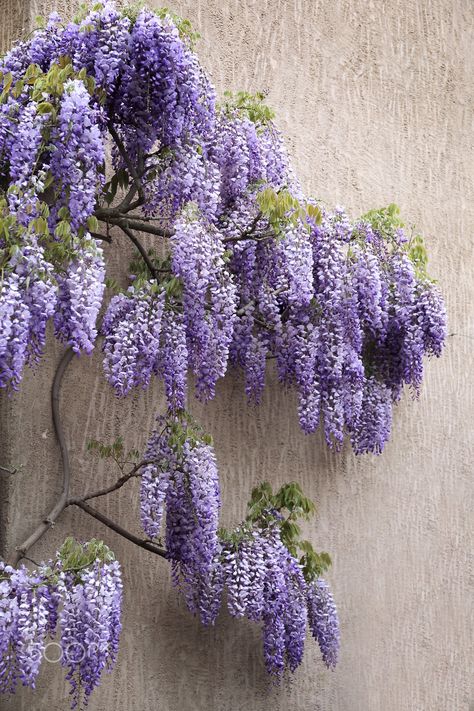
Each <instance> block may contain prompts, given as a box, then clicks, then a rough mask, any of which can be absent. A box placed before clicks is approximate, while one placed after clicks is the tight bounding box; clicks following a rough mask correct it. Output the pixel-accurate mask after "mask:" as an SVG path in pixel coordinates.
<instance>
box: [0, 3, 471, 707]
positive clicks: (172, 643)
mask: <svg viewBox="0 0 474 711" xmlns="http://www.w3.org/2000/svg"><path fill="white" fill-rule="evenodd" d="M169 4H170V5H171V7H172V8H173V9H174V10H176V11H178V12H180V13H181V14H184V15H186V16H189V17H190V18H191V19H192V20H193V22H194V24H195V26H196V27H197V29H199V31H200V32H201V34H202V36H203V40H202V41H201V42H200V45H199V50H198V51H199V54H200V56H201V57H202V59H203V61H204V64H205V65H206V67H207V68H208V69H209V70H210V71H211V73H212V76H213V78H214V81H215V83H216V85H217V88H218V90H219V91H223V90H224V88H226V87H230V88H233V89H237V88H244V89H249V90H257V89H260V88H266V89H268V91H269V101H270V103H271V104H272V105H273V106H274V107H275V109H276V111H277V117H278V123H279V125H280V126H281V128H282V129H283V131H284V133H285V135H286V136H287V139H288V145H289V148H290V151H291V153H292V155H293V158H294V163H295V165H296V167H297V169H298V171H299V174H300V175H301V176H302V179H303V183H304V185H305V187H306V188H307V190H308V192H310V193H312V194H314V195H316V196H318V197H321V198H323V199H325V200H327V201H328V202H329V203H330V204H335V203H341V204H343V205H345V206H346V207H347V208H348V210H349V211H350V213H351V214H353V215H356V214H358V213H360V212H362V211H365V210H367V209H369V208H370V207H373V206H380V205H383V204H387V203H388V202H390V201H392V200H393V201H395V202H397V203H398V204H399V205H400V206H401V208H402V211H403V214H404V215H405V216H406V218H407V221H409V222H415V223H416V225H417V226H418V228H419V229H420V230H421V231H422V232H423V233H424V234H425V236H426V237H427V243H428V248H429V252H430V255H431V270H432V273H433V274H435V275H437V276H438V277H439V281H440V284H441V287H442V289H443V291H444V293H445V294H446V297H447V301H448V309H449V320H450V325H449V331H450V334H451V335H450V337H449V339H448V347H447V350H446V353H445V355H444V356H443V358H442V359H441V360H439V361H435V362H432V363H430V364H429V365H428V366H427V372H426V379H425V384H424V387H423V394H422V397H421V399H420V400H419V401H418V402H411V401H410V399H409V397H408V396H407V397H406V398H405V399H404V401H403V402H402V404H401V405H400V406H399V407H398V408H397V411H396V415H395V422H394V428H393V435H392V439H391V442H390V444H389V445H388V447H387V449H386V451H385V453H384V454H383V456H381V457H372V456H366V457H361V458H356V457H354V456H353V455H352V454H351V452H350V451H349V450H348V449H347V450H345V451H344V452H342V453H340V454H334V453H331V452H328V451H327V449H326V448H325V446H324V445H323V443H322V441H321V438H320V437H319V436H313V437H305V436H303V435H302V434H301V432H300V431H299V428H298V425H297V421H296V415H295V403H294V401H293V399H292V398H291V397H290V396H288V395H287V394H285V393H283V392H282V390H281V389H280V388H279V387H277V386H276V383H274V382H273V383H272V385H271V386H270V387H269V388H267V390H266V393H265V397H264V402H263V405H262V406H261V407H260V408H259V409H257V410H256V409H253V408H248V407H247V406H246V404H245V399H244V396H243V393H242V384H241V382H240V381H239V379H238V378H236V377H229V378H228V379H227V381H226V383H225V384H224V385H221V387H219V389H218V390H219V392H218V397H217V399H216V401H215V402H214V403H212V404H211V405H209V406H207V407H206V408H202V407H201V406H200V405H199V404H197V403H193V407H192V409H193V411H194V413H195V414H196V415H197V416H198V417H199V418H200V419H201V420H203V422H204V423H205V424H206V425H207V427H208V428H209V430H210V431H211V432H212V434H213V435H214V438H215V442H216V448H217V454H218V459H219V463H220V468H221V474H222V489H223V498H224V505H223V516H224V520H225V522H227V523H231V522H237V521H238V520H240V518H241V517H242V515H243V513H244V507H245V502H246V499H247V496H248V493H249V490H250V488H251V486H252V484H253V483H254V482H255V481H256V480H259V479H263V478H268V479H270V480H271V481H272V482H274V483H275V484H280V483H282V482H284V481H286V480H289V479H298V481H300V482H301V484H302V485H303V487H304V489H305V490H306V491H307V492H308V493H309V494H310V495H311V496H312V497H313V498H314V499H315V500H317V502H318V504H319V515H318V518H317V520H315V522H314V523H312V524H311V526H310V527H309V531H308V533H309V535H310V536H311V538H312V540H313V541H314V542H315V543H316V545H317V546H319V547H320V548H322V549H326V550H329V551H330V552H331V553H332V555H333V559H334V567H333V570H332V572H331V573H330V576H329V577H330V581H331V584H332V586H333V589H334V592H335V596H336V599H337V601H338V605H339V611H340V617H341V622H342V655H341V662H340V665H339V667H338V669H337V671H335V672H334V673H329V672H327V671H325V670H324V668H323V665H322V663H321V661H320V657H319V653H318V651H317V649H316V648H315V645H314V644H313V643H312V642H310V641H308V645H307V652H306V655H305V661H304V664H303V666H302V668H301V669H300V670H299V671H298V673H297V674H296V676H295V678H294V680H293V682H292V683H291V684H290V685H288V686H284V687H283V688H282V689H281V690H280V691H276V690H272V689H270V690H268V688H267V686H266V678H265V673H264V670H263V663H262V652H261V644H260V639H259V633H258V630H257V629H255V628H254V626H252V625H250V624H245V623H242V622H237V621H235V620H232V619H230V618H229V617H228V616H227V615H226V614H221V616H220V618H219V620H218V623H217V625H216V627H215V628H214V629H210V630H207V629H203V628H202V627H201V626H200V624H199V623H198V622H197V621H195V620H194V619H192V618H191V616H190V615H189V614H188V613H187V611H186V610H185V609H184V607H183V605H182V604H180V603H179V601H178V598H177V596H176V594H175V592H174V591H173V590H172V589H171V588H170V583H169V574H168V567H167V564H166V563H165V562H164V561H162V560H160V559H156V558H155V557H154V556H152V555H151V554H147V553H145V552H143V551H140V550H138V549H137V548H135V547H134V546H132V545H131V544H129V543H127V542H125V541H123V540H121V539H119V538H118V537H116V536H115V535H114V534H111V533H109V532H106V531H105V530H104V529H103V528H102V527H101V526H100V525H99V524H97V525H96V524H95V522H91V520H88V519H86V518H85V514H83V513H81V512H77V511H75V512H72V511H68V512H67V513H66V514H65V515H64V516H63V517H62V519H61V520H60V522H59V523H58V524H57V526H56V527H55V529H54V530H53V531H51V532H50V533H49V535H48V536H47V537H45V538H44V539H43V540H42V541H41V542H40V544H38V545H37V546H36V547H35V549H34V550H33V551H32V553H31V555H32V556H33V558H36V559H40V558H41V557H42V556H48V555H49V554H50V553H51V551H52V550H54V548H55V547H56V546H57V545H58V544H59V543H60V542H61V540H62V539H63V538H64V536H65V535H66V534H69V533H71V532H74V533H75V534H76V535H77V536H79V537H83V538H86V537H90V536H92V535H96V536H104V537H105V538H106V540H107V541H108V542H109V543H110V545H111V546H112V547H113V549H114V550H115V551H116V553H117V555H118V557H119V559H120V560H121V562H122V564H123V570H124V576H125V590H126V597H125V614H124V630H123V637H122V643H121V651H120V657H119V662H118V665H117V667H116V669H115V671H114V672H113V673H112V675H111V676H109V677H107V678H105V679H104V682H103V684H102V686H101V688H100V689H99V690H98V691H97V692H95V695H94V696H93V698H92V701H91V704H90V709H91V711H103V710H105V709H114V711H125V709H127V710H128V709H134V710H137V711H148V709H157V710H159V711H195V710H196V711H205V710H207V709H210V710H211V711H241V710H244V709H245V710H247V709H248V710H251V711H264V710H265V711H267V710H268V709H272V710H274V711H278V710H283V709H285V711H286V710H288V711H293V710H297V711H317V710H318V709H321V710H322V711H461V710H464V709H466V711H467V709H469V707H470V704H472V703H474V691H473V690H472V688H470V684H471V678H472V670H473V667H474V649H473V630H472V616H473V611H474V610H473V567H472V557H471V555H472V547H473V546H472V544H473V527H472V511H473V503H474V502H473V486H472V460H473V453H474V451H473V450H474V441H473V440H474V438H473V434H472V423H473V420H474V387H473V380H472V373H473V366H474V362H473V360H474V359H473V346H474V315H473V311H474V309H473V304H474V279H473V276H474V258H473V236H472V233H473V223H474V219H473V218H474V189H473V164H474V155H473V148H472V146H473V141H472V129H473V123H474V122H473V117H474V114H473V98H474V97H473V87H472V76H473V73H474V54H473V52H472V46H473V40H474V32H473V25H474V22H473V4H472V2H471V1H470V0H417V1H416V2H412V1H410V0H392V1H391V2H390V1H386V0H273V2H272V1H271V0H195V1H193V0H182V1H178V0H172V1H171V2H170V3H169ZM53 6H54V7H61V8H62V9H65V10H66V11H70V10H71V6H72V3H71V2H67V1H65V2H62V3H54V2H26V1H24V2H23V1H19V0H16V1H15V0H9V1H7V2H6V1H5V0H0V28H1V31H0V38H1V41H2V43H3V45H4V47H6V46H7V45H8V43H9V41H10V40H11V39H12V38H14V37H15V36H16V35H17V34H18V31H19V29H21V28H22V27H26V26H27V25H28V24H29V22H30V19H29V18H31V17H34V16H35V15H36V14H38V13H39V12H40V11H44V10H45V9H50V8H52V7H53ZM59 354H60V349H59V347H58V346H57V345H53V344H51V346H50V348H49V350H48V356H47V358H46V359H45V361H44V362H43V364H42V365H41V367H40V368H39V369H38V371H37V372H36V373H35V374H33V373H29V374H27V376H26V378H25V382H24V383H23V387H22V390H21V392H20V393H19V394H18V395H15V396H14V397H13V398H11V399H10V400H8V399H6V398H4V399H3V403H2V407H1V408H0V417H1V424H2V432H1V437H2V445H3V448H2V455H1V460H0V464H2V465H4V464H13V465H19V464H21V465H23V467H22V468H21V470H20V472H19V473H17V474H16V475H15V476H14V477H12V478H10V479H8V478H7V477H6V476H4V475H2V477H1V480H0V482H1V484H0V485H1V486H2V487H3V488H2V490H1V492H2V499H3V502H2V503H3V510H2V527H1V528H2V535H3V543H4V546H5V547H7V548H10V550H11V547H12V546H13V545H14V544H15V543H16V542H18V541H19V540H20V539H21V538H22V537H23V536H24V535H25V534H26V533H27V532H29V531H30V529H31V528H32V527H33V526H35V525H36V523H37V521H38V520H39V518H40V517H41V516H42V515H44V513H45V512H46V511H47V510H48V509H49V507H50V505H51V504H52V502H53V499H54V495H55V492H57V491H58V488H59V452H58V449H57V446H56V444H55V440H54V435H53V432H52V424H51V419H50V411H49V387H50V383H51V379H52V376H53V372H54V368H55V364H56V363H57V360H58V357H59ZM269 380H270V381H272V380H273V379H272V378H271V377H270V379H269ZM162 402H163V401H162V395H161V391H160V389H159V387H156V386H155V387H153V388H152V389H151V390H150V391H149V392H147V393H144V394H140V395H137V396H134V397H131V398H129V399H128V400H127V401H126V402H119V401H117V400H116V399H115V398H114V396H113V394H112V392H111V390H110V389H109V388H108V387H107V386H106V385H105V383H104V381H103V378H102V375H101V370H100V359H99V358H98V357H93V358H92V359H88V358H81V359H80V360H79V361H77V362H75V363H74V364H73V365H72V367H71V368H70V370H69V372H68V374H67V376H66V379H65V386H64V390H63V396H62V413H63V417H64V422H65V428H66V432H67V437H68V441H69V443H70V446H71V451H72V458H73V472H74V485H73V490H74V492H77V493H80V492H81V491H82V490H83V489H84V488H85V486H86V485H87V487H88V488H89V487H90V485H91V484H92V483H94V484H96V485H97V484H99V483H102V482H103V481H104V480H105V478H106V477H107V476H109V477H110V478H112V476H113V473H112V471H111V470H110V469H107V468H104V466H103V464H102V463H100V464H98V463H95V462H93V461H91V459H90V457H89V455H88V454H87V453H86V452H85V442H86V440H87V439H89V438H91V437H99V438H103V439H108V438H110V439H111V438H113V437H115V436H117V435H119V434H123V435H125V437H126V442H127V444H129V445H130V446H137V445H138V446H141V445H142V444H143V443H144V441H145V439H146V434H147V432H148V431H149V429H150V426H151V424H152V420H153V416H154V412H155V410H156V409H157V408H159V407H160V403H162ZM127 491H128V492H129V493H128V495H127V494H126V493H125V491H122V493H121V495H118V496H116V498H114V499H111V500H110V501H108V502H105V501H104V502H103V503H102V507H103V510H104V511H106V512H109V513H110V514H113V515H114V516H115V517H116V518H118V517H119V516H120V515H122V516H123V517H124V518H125V519H126V520H127V521H128V522H130V526H132V525H135V524H134V523H133V522H136V520H137V514H136V511H137V505H138V502H137V491H136V490H134V489H133V487H132V488H130V489H128V490H127ZM127 496H128V498H127ZM132 511H133V513H132ZM65 688H66V687H65V684H64V681H63V676H62V673H61V672H60V671H59V669H58V668H57V667H54V666H53V665H47V664H46V665H45V666H44V668H43V671H42V673H41V677H40V680H39V683H38V689H37V691H36V692H35V693H32V692H30V691H25V692H23V693H20V694H18V695H17V696H16V697H14V698H13V699H11V700H6V699H0V708H2V709H3V708H4V709H10V710H13V709H15V711H23V710H26V709H35V710H36V709H38V710H39V711H42V710H43V709H45V710H46V709H48V710H51V711H53V710H56V709H65V708H67V702H66V700H65V698H64V694H65ZM471 709H472V706H471Z"/></svg>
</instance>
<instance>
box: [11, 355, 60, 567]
mask: <svg viewBox="0 0 474 711" xmlns="http://www.w3.org/2000/svg"><path fill="white" fill-rule="evenodd" d="M73 357H74V351H73V350H72V348H68V349H67V350H66V351H65V352H64V354H63V356H62V358H61V360H60V361H59V365H58V367H57V370H56V373H55V376H54V380H53V386H52V389H51V409H52V414H53V424H54V430H55V432H56V437H57V439H58V443H59V449H60V451H61V459H62V464H63V484H62V490H61V495H60V497H59V498H58V500H57V501H56V504H55V505H54V506H53V508H52V509H51V511H50V512H49V514H48V515H47V516H46V518H45V519H44V520H43V521H42V522H41V523H40V524H39V526H38V527H37V528H36V529H35V531H33V533H32V534H31V535H30V536H29V537H28V538H27V539H26V540H25V541H24V542H23V543H21V545H19V546H18V547H17V548H16V550H15V553H14V554H13V555H12V558H11V565H14V566H15V565H17V564H18V562H19V561H20V560H21V559H22V558H23V557H24V555H25V554H26V553H27V552H28V550H29V549H30V548H31V547H32V546H33V545H34V544H35V543H36V542H37V541H39V539H40V538H41V537H42V536H43V535H44V534H45V533H46V531H48V530H49V529H50V528H51V527H52V526H54V524H55V523H56V519H57V518H58V516H59V515H60V514H61V513H62V512H63V511H64V509H65V508H66V505H67V500H68V497H69V484H70V481H71V469H70V465H69V453H68V449H67V446H66V440H65V439H64V432H63V430H62V427H61V420H60V414H59V393H60V389H61V383H62V380H63V377H64V373H65V372H66V369H67V367H68V365H69V363H70V362H71V360H72V359H73Z"/></svg>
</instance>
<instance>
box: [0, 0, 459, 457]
mask: <svg viewBox="0 0 474 711" xmlns="http://www.w3.org/2000/svg"><path fill="white" fill-rule="evenodd" d="M193 39H194V35H193V34H192V32H191V30H190V27H189V24H188V23H186V22H185V21H182V20H180V19H179V18H176V17H174V16H172V15H171V14H170V13H169V12H167V11H156V12H154V11H151V10H146V9H142V10H131V9H126V10H124V11H120V10H118V9H117V8H116V7H115V5H114V3H113V2H102V3H97V5H95V6H94V8H93V10H92V11H91V12H89V13H87V12H84V13H83V14H82V15H81V16H79V17H78V18H76V20H75V21H74V22H71V23H69V24H66V25H62V24H61V23H60V22H59V20H58V17H57V16H56V15H53V16H52V17H51V18H50V21H49V23H48V24H47V25H46V26H45V27H44V28H43V29H39V30H38V31H37V32H35V33H34V34H33V36H32V37H31V39H29V40H28V41H26V42H24V43H23V44H19V45H17V46H15V47H14V48H13V50H12V51H11V52H10V53H9V54H7V55H6V56H5V57H4V58H3V60H1V63H0V72H1V74H0V81H1V83H0V86H1V88H2V93H1V102H0V176H1V181H0V189H1V190H2V191H3V193H4V196H3V197H2V202H1V205H0V218H1V219H0V222H1V224H0V261H1V267H2V271H3V278H2V287H1V288H2V291H1V307H2V312H1V318H2V323H3V322H5V326H4V327H3V328H2V332H1V334H0V337H1V341H0V344H1V350H0V363H1V369H0V384H1V385H2V386H3V387H9V386H12V387H16V386H17V385H18V382H19V380H20V378H21V374H22V370H23V367H24V365H25V363H26V362H27V361H28V353H29V352H31V351H34V353H35V357H36V358H37V357H38V356H39V355H40V353H41V350H42V348H43V345H44V323H45V322H46V321H47V319H48V318H50V317H51V316H52V317H53V320H54V324H55V332H56V335H57V336H58V337H59V338H61V339H62V340H64V341H66V342H68V343H69V344H71V345H72V346H73V348H74V349H75V350H76V351H77V352H80V351H84V352H86V353H89V352H90V351H91V350H92V349H93V347H94V344H95V340H96V334H97V329H96V324H95V322H96V318H97V315H98V311H99V307H100V305H101V302H102V298H103V291H104V280H105V272H104V266H103V261H102V260H103V257H102V253H101V250H100V249H99V248H98V247H94V246H93V238H92V237H91V233H94V235H97V228H98V220H100V221H103V222H105V223H107V224H108V225H109V227H115V228H118V229H121V230H122V231H123V232H124V234H125V235H127V236H130V231H132V233H133V230H140V229H143V230H145V231H146V232H148V233H151V234H152V235H153V236H154V239H155V242H156V248H155V250H154V252H150V253H149V255H148V257H147V258H146V259H145V260H142V265H141V267H138V269H137V270H136V271H135V274H134V277H135V281H134V283H133V286H132V288H131V289H130V290H129V291H128V292H125V293H120V294H118V295H116V296H115V297H113V298H112V300H111V302H110V305H109V307H108V311H107V313H106V316H105V319H104V323H103V327H102V330H103V333H104V335H105V344H104V351H105V359H104V366H105V372H106V377H107V378H108V380H109V381H110V382H111V384H112V385H113V387H114V388H115V390H116V392H117V394H118V395H121V396H123V395H126V394H127V393H129V392H130V390H131V389H132V388H134V387H136V386H139V387H146V386H147V385H148V383H149V382H150V378H151V376H152V374H153V373H155V374H157V375H158V376H160V377H161V378H163V380H164V383H165V386H166V391H167V395H168V399H169V404H170V407H171V408H174V409H175V410H177V409H181V408H182V407H184V406H185V404H186V395H187V371H188V369H191V370H192V371H194V373H195V375H196V394H197V396H198V397H200V398H201V399H204V400H205V399H209V398H212V397H213V396H214V394H215V386H216V382H217V380H218V379H219V378H222V377H223V376H224V375H225V373H226V372H227V370H228V367H229V365H230V364H233V365H235V366H238V367H241V368H242V369H243V370H244V372H245V382H246V385H245V387H246V391H247V394H248V396H249V399H250V400H252V401H254V402H259V400H260V397H261V393H262V390H263V387H264V383H265V372H266V368H267V361H268V360H269V359H270V360H272V361H274V362H275V364H276V367H277V370H278V374H279V377H280V380H281V381H282V382H283V383H285V384H287V385H290V386H292V387H294V388H295V389H296V390H297V393H298V399H299V405H298V414H299V420H300V424H301V427H302V428H303V430H304V431H305V432H308V433H309V432H314V431H315V430H316V429H317V428H318V427H319V425H320V424H322V426H323V428H324V433H325V437H326V441H327V443H328V444H329V446H334V447H336V448H338V447H340V446H341V444H342V442H343V440H344V437H345V436H347V437H348V438H349V439H350V440H351V442H352V446H353V448H354V451H355V452H357V453H362V452H380V451H382V449H383V447H384V444H385V442H386V441H387V439H388V437H389V433H390V425H391V417H392V405H393V403H394V402H396V401H397V400H398V399H399V397H400V394H401V391H402V388H403V385H405V384H406V385H408V386H410V388H411V389H412V391H413V392H414V393H415V394H416V393H418V391H419V388H420V385H421V381H422V377H423V360H424V357H425V356H430V355H439V354H440V353H441V351H442V347H443V343H444V338H445V335H446V326H445V318H446V317H445V309H444V305H443V300H442V297H441V294H440V292H439V290H438V288H437V286H436V285H435V284H434V283H433V282H432V281H431V280H430V279H429V278H428V275H427V272H426V253H425V251H424V247H423V243H422V240H421V238H420V237H418V236H416V237H410V236H409V235H408V234H407V233H406V232H405V231H404V229H403V226H402V224H401V222H400V220H399V218H398V215H397V212H396V210H395V209H394V206H390V207H389V208H387V209H383V210H379V211H372V212H371V213H368V214H367V215H365V216H364V217H363V218H361V219H359V220H357V221H356V222H351V221H350V220H349V219H348V217H347V216H346V215H345V213H344V212H343V211H342V210H341V209H336V210H335V211H330V210H328V209H327V208H325V207H323V206H322V205H321V204H317V203H316V202H315V201H313V200H311V199H308V198H306V197H305V195H304V194H303V191H302V189H301V187H300V185H299V183H298V181H297V179H296V177H295V175H294V174H293V172H292V170H291V167H290V165H289V161H288V157H287V155H286V152H285V149H284V147H283V143H282V139H281V136H280V135H279V133H278V131H277V129H276V128H275V125H274V124H273V121H272V119H273V114H272V112H271V111H270V110H269V109H268V108H267V107H266V106H265V104H264V102H263V98H264V97H263V96H262V95H255V96H251V95H248V94H245V93H240V94H237V95H235V96H233V95H231V94H229V93H227V94H226V95H225V97H224V101H223V102H222V103H221V104H217V103H216V97H215V92H214V89H213V87H212V85H211V84H210V82H209V79H208V78H207V76H206V74H205V72H204V71H203V69H202V67H201V66H200V64H199V62H198V59H197V57H196V55H195V54H194V52H193V49H192V43H193ZM108 137H111V138H112V143H113V150H112V162H113V167H114V168H115V175H114V176H113V177H112V179H111V180H108V181H106V180H105V148H104V146H105V143H106V141H107V139H108ZM2 186H3V187H2ZM119 187H121V188H123V189H124V190H125V191H126V194H125V197H124V198H123V199H122V200H121V201H120V202H119V203H118V204H117V202H116V195H117V190H118V188H119ZM127 191H128V192H127ZM0 197H1V196H0ZM107 204H108V205H109V206H110V207H107ZM137 211H138V212H137ZM132 237H133V234H132ZM133 239H134V242H135V244H136V239H135V238H133ZM25 245H26V246H27V249H29V250H33V251H35V253H37V256H36V259H37V260H44V261H45V262H46V264H47V267H46V268H45V267H43V272H46V273H47V275H48V276H47V280H46V283H47V284H48V288H50V289H51V290H52V289H53V287H54V289H55V298H54V299H51V298H48V299H46V298H45V301H47V305H46V306H45V308H41V307H39V308H36V309H33V310H31V308H29V306H28V304H29V301H28V300H30V302H31V298H30V299H29V297H28V296H27V295H26V291H28V289H26V290H25V288H22V286H21V284H20V283H19V280H18V278H17V276H16V274H17V262H18V260H17V259H16V258H15V257H14V256H12V250H13V251H14V250H16V249H20V250H22V251H24V250H25ZM144 254H145V255H146V250H145V252H144V250H143V249H142V250H141V255H142V257H143V256H144ZM158 254H160V258H159V259H158V257H157V255H158ZM32 278H33V281H34V283H35V284H37V282H38V279H42V277H38V271H37V270H36V271H35V272H34V276H33V277H32ZM29 283H30V284H31V279H30V280H29ZM35 288H36V289H39V287H38V286H35ZM42 292H43V294H45V293H46V291H45V287H42ZM40 300H41V295H40ZM27 310H29V314H27ZM28 318H29V319H30V324H31V325H30V326H29V327H27V326H25V319H28Z"/></svg>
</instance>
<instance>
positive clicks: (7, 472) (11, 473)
mask: <svg viewBox="0 0 474 711" xmlns="http://www.w3.org/2000/svg"><path fill="white" fill-rule="evenodd" d="M0 471H1V472H5V474H10V475H11V476H13V474H16V473H17V471H18V469H17V468H16V467H15V468H13V469H8V468H7V467H0Z"/></svg>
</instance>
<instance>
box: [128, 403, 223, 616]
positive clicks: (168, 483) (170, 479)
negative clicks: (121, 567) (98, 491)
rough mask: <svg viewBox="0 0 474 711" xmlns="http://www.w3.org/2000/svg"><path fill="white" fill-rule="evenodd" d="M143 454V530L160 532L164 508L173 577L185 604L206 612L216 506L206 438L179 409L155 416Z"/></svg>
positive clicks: (215, 481) (213, 472)
mask: <svg viewBox="0 0 474 711" xmlns="http://www.w3.org/2000/svg"><path fill="white" fill-rule="evenodd" d="M144 460H145V461H147V462H150V464H148V465H147V466H146V467H145V468H144V469H143V471H142V474H141V495H140V511H141V522H142V526H143V530H144V531H145V533H146V534H147V536H148V537H149V538H151V539H152V540H153V539H157V538H159V537H160V532H161V526H162V519H163V514H164V511H165V508H166V525H165V541H166V552H167V557H168V559H169V560H170V561H171V563H172V574H173V581H174V583H175V585H177V586H178V587H179V588H180V589H182V591H183V592H184V594H185V597H186V601H187V604H188V607H189V609H190V610H191V611H192V612H193V613H197V612H199V611H200V610H201V612H202V615H203V616H206V615H208V614H209V611H207V610H206V609H205V607H206V604H205V601H204V599H203V590H205V589H207V588H208V586H209V584H210V580H211V579H212V577H213V574H214V559H215V557H216V555H217V552H218V536H217V530H218V525H219V509H220V488H219V474H218V471H217V465H216V458H215V455H214V450H213V447H212V443H211V440H210V438H209V437H208V435H205V434H204V433H203V432H202V431H201V429H200V428H199V427H198V426H197V425H196V424H195V423H194V422H193V421H192V420H191V419H190V417H189V416H188V415H186V414H184V413H179V414H177V415H173V416H170V417H168V418H158V420H157V427H156V429H155V431H154V432H153V434H152V436H151V438H150V441H149V442H148V446H147V449H146V451H145V455H144ZM209 603H212V601H211V600H209ZM212 604H213V603H212Z"/></svg>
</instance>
